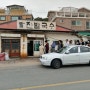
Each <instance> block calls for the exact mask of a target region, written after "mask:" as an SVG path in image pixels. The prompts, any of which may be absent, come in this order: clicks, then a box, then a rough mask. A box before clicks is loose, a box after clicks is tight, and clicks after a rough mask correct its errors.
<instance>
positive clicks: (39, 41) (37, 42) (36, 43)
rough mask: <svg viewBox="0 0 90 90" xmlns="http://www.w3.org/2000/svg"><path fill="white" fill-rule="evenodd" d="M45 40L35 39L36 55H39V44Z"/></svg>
mask: <svg viewBox="0 0 90 90" xmlns="http://www.w3.org/2000/svg"><path fill="white" fill-rule="evenodd" d="M41 43H43V40H34V56H39V46H40V44H41Z"/></svg>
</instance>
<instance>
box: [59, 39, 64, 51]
mask: <svg viewBox="0 0 90 90" xmlns="http://www.w3.org/2000/svg"><path fill="white" fill-rule="evenodd" d="M62 47H63V41H62V40H59V41H58V50H60V49H61V48H62Z"/></svg>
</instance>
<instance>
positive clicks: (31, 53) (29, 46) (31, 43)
mask: <svg viewBox="0 0 90 90" xmlns="http://www.w3.org/2000/svg"><path fill="white" fill-rule="evenodd" d="M27 51H28V52H27V53H28V56H33V41H29V43H28V49H27Z"/></svg>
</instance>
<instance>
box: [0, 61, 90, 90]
mask: <svg viewBox="0 0 90 90" xmlns="http://www.w3.org/2000/svg"><path fill="white" fill-rule="evenodd" d="M0 90H90V66H88V65H77V66H64V67H62V68H60V69H52V68H50V67H43V66H42V65H41V64H40V63H39V62H38V63H37V64H33V65H23V66H19V65H18V66H16V67H13V66H11V67H4V68H0Z"/></svg>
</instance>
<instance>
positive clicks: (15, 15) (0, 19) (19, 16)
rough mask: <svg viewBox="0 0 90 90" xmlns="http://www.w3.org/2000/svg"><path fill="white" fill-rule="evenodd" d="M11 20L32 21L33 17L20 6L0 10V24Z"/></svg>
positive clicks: (10, 6)
mask: <svg viewBox="0 0 90 90" xmlns="http://www.w3.org/2000/svg"><path fill="white" fill-rule="evenodd" d="M13 20H33V15H32V14H31V13H29V12H28V10H26V9H25V7H24V6H21V5H9V6H7V8H6V9H0V23H4V22H9V21H13Z"/></svg>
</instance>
